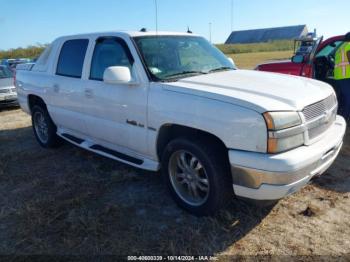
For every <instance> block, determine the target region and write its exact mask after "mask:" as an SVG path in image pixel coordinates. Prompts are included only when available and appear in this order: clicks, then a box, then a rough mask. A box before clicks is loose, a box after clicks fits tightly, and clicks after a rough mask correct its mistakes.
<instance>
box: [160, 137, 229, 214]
mask: <svg viewBox="0 0 350 262" xmlns="http://www.w3.org/2000/svg"><path fill="white" fill-rule="evenodd" d="M224 154H225V152H221V149H219V148H218V147H216V146H215V145H213V144H207V143H203V142H201V141H199V140H198V141H197V140H195V141H190V140H188V139H186V138H179V139H175V140H173V141H171V142H170V143H169V144H168V145H167V146H166V148H165V151H164V153H163V157H162V172H163V177H164V179H165V181H166V183H167V185H168V188H169V190H170V192H171V194H172V196H173V198H174V200H175V201H176V203H177V204H178V205H179V206H180V207H182V208H183V209H185V210H187V211H189V212H190V213H192V214H194V215H198V216H201V215H210V214H213V213H215V212H216V211H218V210H219V209H220V208H222V207H223V206H224V205H225V204H227V203H228V202H229V199H230V198H231V197H232V196H233V190H232V183H231V178H230V172H229V168H228V163H227V161H226V160H227V158H226V157H225V155H224Z"/></svg>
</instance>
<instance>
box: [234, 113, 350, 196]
mask: <svg viewBox="0 0 350 262" xmlns="http://www.w3.org/2000/svg"><path fill="white" fill-rule="evenodd" d="M345 130H346V122H345V120H344V118H342V117H341V116H337V118H336V121H335V122H334V124H333V125H332V126H331V127H330V128H329V130H328V131H327V132H326V133H325V134H324V136H323V138H322V139H321V140H319V141H318V142H316V143H314V144H312V145H309V146H301V147H299V148H296V149H293V150H290V151H287V152H284V153H280V154H274V155H271V154H261V153H254V152H245V151H237V150H230V151H229V160H230V164H231V170H232V179H233V189H234V192H235V194H236V195H237V196H240V197H244V198H248V199H254V200H276V199H280V198H283V197H285V196H287V195H289V194H292V193H294V192H296V191H298V190H299V189H300V188H301V187H303V186H304V185H305V184H307V183H308V182H309V181H310V179H311V178H312V177H313V176H315V175H321V174H322V173H324V172H325V171H326V170H327V169H328V168H329V167H330V166H331V164H332V163H333V162H334V160H335V159H336V157H337V155H338V153H339V151H340V149H341V146H342V144H343V142H342V141H343V137H344V134H345Z"/></svg>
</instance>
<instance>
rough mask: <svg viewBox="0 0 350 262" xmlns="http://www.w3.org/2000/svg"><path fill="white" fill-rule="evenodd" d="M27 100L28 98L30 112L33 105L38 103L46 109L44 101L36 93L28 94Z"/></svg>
mask: <svg viewBox="0 0 350 262" xmlns="http://www.w3.org/2000/svg"><path fill="white" fill-rule="evenodd" d="M27 100H28V108H29V110H30V112H32V108H33V106H35V105H40V106H43V107H44V108H45V109H47V107H46V103H45V102H44V100H43V99H42V98H41V97H40V96H38V95H34V94H29V95H28V98H27Z"/></svg>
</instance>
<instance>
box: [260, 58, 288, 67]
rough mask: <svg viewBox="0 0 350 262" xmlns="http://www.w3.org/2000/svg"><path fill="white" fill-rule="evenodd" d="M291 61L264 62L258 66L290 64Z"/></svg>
mask: <svg viewBox="0 0 350 262" xmlns="http://www.w3.org/2000/svg"><path fill="white" fill-rule="evenodd" d="M291 63H292V61H291V60H290V59H285V60H268V61H265V62H264V63H261V64H258V66H260V65H269V64H291Z"/></svg>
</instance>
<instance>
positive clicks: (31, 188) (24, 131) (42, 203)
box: [0, 109, 350, 260]
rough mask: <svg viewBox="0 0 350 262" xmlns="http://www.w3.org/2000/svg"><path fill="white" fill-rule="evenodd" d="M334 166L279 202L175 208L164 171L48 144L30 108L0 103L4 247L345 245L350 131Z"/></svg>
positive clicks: (170, 250) (164, 249) (92, 249)
mask: <svg viewBox="0 0 350 262" xmlns="http://www.w3.org/2000/svg"><path fill="white" fill-rule="evenodd" d="M346 139H347V141H346V143H345V145H344V148H343V150H342V152H341V154H340V156H339V157H338V159H337V161H336V163H335V164H334V165H333V167H332V168H331V169H330V170H329V172H328V173H327V174H325V175H323V176H322V177H320V178H318V179H316V180H315V181H314V182H313V183H312V184H311V185H308V186H307V187H305V188H304V189H303V190H302V191H301V192H299V193H297V194H295V195H292V196H290V197H288V198H286V199H284V200H282V201H280V202H279V203H278V204H277V205H276V206H274V207H273V208H264V209H261V208H256V207H254V206H251V205H248V204H245V203H243V202H240V201H237V200H232V202H231V203H230V206H229V207H228V208H227V209H226V210H223V211H222V212H220V213H219V214H218V215H216V216H215V217H207V218H196V217H193V216H191V215H189V214H187V213H186V212H184V211H182V210H180V209H179V208H177V207H176V206H175V205H174V203H173V201H172V199H171V198H170V197H169V195H168V193H167V192H166V190H165V189H164V187H163V184H162V182H161V179H160V177H159V175H158V174H155V173H148V172H144V171H141V170H139V169H135V168H132V167H129V166H126V165H124V164H121V163H118V162H116V161H112V160H109V159H106V158H103V157H99V156H97V155H94V154H92V153H89V152H87V151H84V150H81V149H79V148H76V147H74V146H72V145H69V144H63V145H62V146H61V147H60V148H58V149H55V150H48V149H43V148H40V147H39V146H38V144H37V143H36V141H35V140H34V136H33V134H32V130H31V126H30V118H29V117H28V116H27V115H25V114H24V113H23V112H21V111H20V110H16V109H12V110H5V111H2V112H0V147H1V150H0V232H1V233H0V253H1V254H17V255H18V254H51V255H52V254H55V255H57V254H60V255H62V254H75V255H76V254H84V255H101V254H121V255H140V254H148V255H156V254H173V255H186V254H189V255H218V256H221V259H222V260H225V259H226V258H227V257H225V255H307V256H310V255H344V254H346V253H349V247H350V198H349V196H350V193H349V191H350V176H349V173H350V169H349V157H350V141H349V139H350V135H349V134H348V136H347V138H346Z"/></svg>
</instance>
